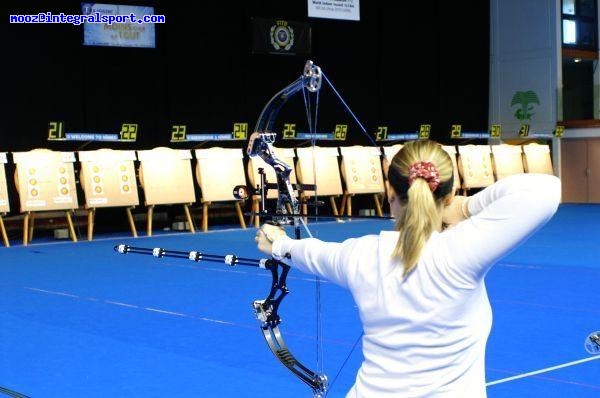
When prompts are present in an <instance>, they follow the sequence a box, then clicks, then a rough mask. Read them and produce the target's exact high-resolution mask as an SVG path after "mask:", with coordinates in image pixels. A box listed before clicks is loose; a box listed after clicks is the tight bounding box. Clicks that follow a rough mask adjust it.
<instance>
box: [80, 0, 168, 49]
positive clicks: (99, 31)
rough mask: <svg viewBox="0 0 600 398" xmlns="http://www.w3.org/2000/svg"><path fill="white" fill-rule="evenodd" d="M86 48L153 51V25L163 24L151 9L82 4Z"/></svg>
mask: <svg viewBox="0 0 600 398" xmlns="http://www.w3.org/2000/svg"><path fill="white" fill-rule="evenodd" d="M81 11H82V14H83V15H85V16H86V20H85V22H84V24H83V44H84V45H86V46H109V47H141V48H155V47H156V41H155V24H156V23H164V16H163V15H154V7H144V6H128V5H118V4H100V3H81Z"/></svg>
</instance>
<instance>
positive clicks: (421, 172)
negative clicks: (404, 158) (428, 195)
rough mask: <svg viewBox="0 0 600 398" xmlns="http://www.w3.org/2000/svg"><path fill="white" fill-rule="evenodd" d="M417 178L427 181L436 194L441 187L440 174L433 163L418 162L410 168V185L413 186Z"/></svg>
mask: <svg viewBox="0 0 600 398" xmlns="http://www.w3.org/2000/svg"><path fill="white" fill-rule="evenodd" d="M417 178H422V179H424V180H425V181H427V184H428V185H429V189H430V190H431V192H434V191H435V190H436V189H437V187H438V185H440V173H439V171H438V169H437V167H435V165H434V164H433V163H431V162H424V161H420V162H416V163H414V164H412V165H411V166H410V167H409V168H408V185H409V186H410V185H412V183H413V182H414V181H415V180H416V179H417Z"/></svg>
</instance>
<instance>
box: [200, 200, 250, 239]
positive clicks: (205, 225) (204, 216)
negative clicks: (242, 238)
mask: <svg viewBox="0 0 600 398" xmlns="http://www.w3.org/2000/svg"><path fill="white" fill-rule="evenodd" d="M254 202H255V201H254V200H253V201H252V211H253V212H254V214H253V215H252V216H251V219H250V222H252V221H253V220H254V223H255V225H256V226H257V227H258V222H259V219H258V218H259V217H258V216H257V215H256V213H255V209H254ZM210 204H211V202H203V203H202V231H203V232H206V231H208V206H210ZM234 206H235V212H236V214H237V217H238V220H239V222H240V226H241V227H242V228H244V229H246V221H245V220H244V213H243V212H242V207H241V206H240V202H235V203H234ZM256 206H257V207H258V202H257V204H256ZM256 211H258V210H256Z"/></svg>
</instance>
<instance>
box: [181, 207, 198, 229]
mask: <svg viewBox="0 0 600 398" xmlns="http://www.w3.org/2000/svg"><path fill="white" fill-rule="evenodd" d="M183 210H184V211H185V218H186V219H187V222H188V225H189V226H190V232H191V233H193V234H195V233H196V228H194V223H193V222H192V215H191V213H190V206H189V205H188V204H184V205H183Z"/></svg>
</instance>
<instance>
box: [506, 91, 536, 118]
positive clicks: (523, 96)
mask: <svg viewBox="0 0 600 398" xmlns="http://www.w3.org/2000/svg"><path fill="white" fill-rule="evenodd" d="M535 104H537V105H539V104H540V100H539V99H538V96H537V94H536V93H535V92H534V91H531V90H529V91H517V92H516V93H515V95H513V97H512V100H511V101H510V106H511V107H513V106H515V105H519V108H518V109H517V110H516V111H515V117H516V118H517V119H519V120H520V121H524V120H531V117H532V116H533V115H534V113H533V109H534V108H535Z"/></svg>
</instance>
